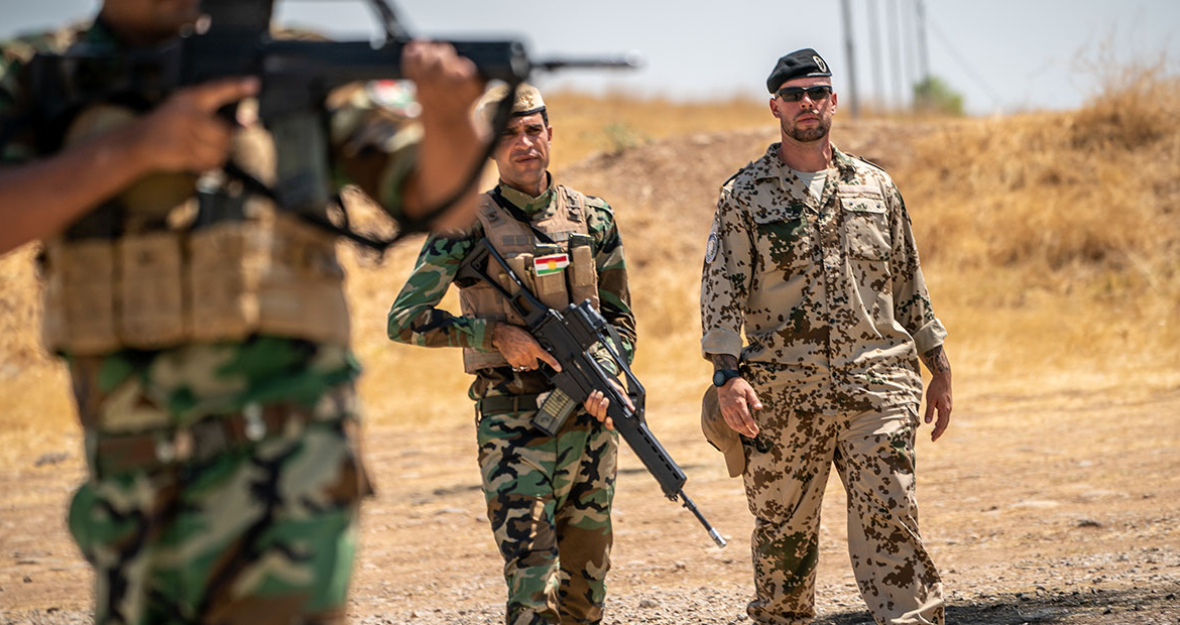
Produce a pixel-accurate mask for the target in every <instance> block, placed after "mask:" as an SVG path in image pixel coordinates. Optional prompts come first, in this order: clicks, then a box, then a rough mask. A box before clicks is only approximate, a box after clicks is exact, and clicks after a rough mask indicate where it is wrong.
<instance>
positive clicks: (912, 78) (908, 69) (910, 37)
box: [901, 0, 921, 102]
mask: <svg viewBox="0 0 1180 625" xmlns="http://www.w3.org/2000/svg"><path fill="white" fill-rule="evenodd" d="M901 29H902V31H903V34H902V40H901V43H902V46H904V48H905V73H906V76H907V77H909V80H908V81H907V82H906V84H905V89H906V93H908V94H909V96H910V100H911V102H912V101H913V95H914V85H916V84H917V83H918V81H919V80H921V79H920V78H918V62H917V59H915V58H914V11H913V7H912V6H911V1H910V0H901Z"/></svg>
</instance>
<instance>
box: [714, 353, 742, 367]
mask: <svg viewBox="0 0 1180 625" xmlns="http://www.w3.org/2000/svg"><path fill="white" fill-rule="evenodd" d="M709 359H710V360H712V361H713V370H714V371H717V370H720V369H737V368H738V359H737V357H735V356H731V355H729V354H709Z"/></svg>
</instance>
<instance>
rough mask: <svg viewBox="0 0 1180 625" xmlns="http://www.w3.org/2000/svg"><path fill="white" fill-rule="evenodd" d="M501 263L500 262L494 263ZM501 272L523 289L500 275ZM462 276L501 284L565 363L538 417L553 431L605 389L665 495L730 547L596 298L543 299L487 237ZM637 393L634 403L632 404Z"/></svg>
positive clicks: (550, 373)
mask: <svg viewBox="0 0 1180 625" xmlns="http://www.w3.org/2000/svg"><path fill="white" fill-rule="evenodd" d="M493 262H494V263H495V264H496V265H498V267H496V266H493V265H492V263H493ZM497 274H498V275H499V277H500V279H501V280H505V281H506V282H507V283H508V284H509V285H511V287H512V288H514V289H515V292H511V291H509V290H508V288H505V286H504V285H503V284H502V283H501V281H500V280H497V279H496V276H497ZM455 280H473V281H474V280H482V281H483V282H485V283H487V284H488V285H490V286H491V287H492V288H494V289H496V291H497V292H499V293H500V295H501V296H503V297H504V299H505V300H506V301H507V302H508V304H509V305H510V306H511V307H512V309H513V310H514V311H516V313H517V314H518V315H520V317H521V318H522V319H524V322H525V326H526V328H527V330H528V331H529V333H530V334H532V335H533V337H534V338H536V339H537V342H538V343H540V344H541V346H542V347H544V348H545V350H546V351H548V352H549V353H550V354H552V355H553V357H554V358H556V359H557V361H558V362H559V363H561V371H560V372H558V371H555V370H553V368H551V367H549V366H548V365H542V367H541V371H542V372H544V374H545V375H546V377H548V378H549V380H550V381H551V382H553V384H554V386H556V387H557V389H556V390H555V391H553V392H552V393H551V394H550V395H549V397H548V398H546V400H545V401H543V402H542V405H541V406H540V408H539V411H538V417H537V418H535V419H534V420H533V425H534V426H535V427H537V428H538V429H539V430H541V431H542V432H544V433H545V434H548V435H550V436H552V435H553V434H555V433H556V432H557V430H559V429H560V428H561V423H562V422H563V421H564V420H565V418H567V417H568V416H569V415H570V414H572V413H573V412H574V411H576V410H577V408H578V407H579V406H581V405H582V404H583V403H584V402H585V401H586V399H587V398H588V397H589V396H590V394H591V393H593V392H594V391H596V390H597V391H601V392H602V394H603V395H604V396H606V398H607V399H608V400H610V404H609V405H608V406H607V416H609V417H610V418H611V420H612V421H614V426H615V429H616V430H618V432H619V434H620V435H621V436H622V437H623V440H625V441H627V444H628V445H629V446H630V447H631V449H632V450H633V451H634V452H635V455H636V456H639V459H640V460H641V461H642V462H643V465H644V466H645V467H646V468H647V470H648V472H649V473H651V474H652V477H654V478H656V481H657V482H659V484H660V488H661V489H663V491H664V495H665V496H666V497H667V498H668V499H671V500H672V501H677V500H678V499H679V500H680V501H681V503H682V504H683V505H684V507H685V508H688V510H689V512H692V514H693V516H695V517H696V519H697V520H698V521H700V523H701V525H703V526H704V527H705V529H706V530H708V532H709V537H710V538H712V539H713V542H715V543H717V546H719V547H724V546H725V545H726V541H725V539H724V538H722V536H721V534H719V533H718V532H717V530H716V529H714V528H713V526H712V525H710V524H709V521H707V520H706V519H705V517H704V515H702V514H701V512H700V510H698V509H697V507H696V504H694V503H693V502H692V500H691V499H689V498H688V495H686V494H685V493H684V483H685V482H686V481H687V479H688V478H687V477H685V475H684V471H682V470H681V469H680V467H679V466H678V465H677V464H676V461H675V460H673V459H672V457H671V456H669V455H668V452H667V451H665V450H664V446H663V445H661V444H660V442H659V441H658V440H656V437H655V435H653V434H652V433H651V430H650V429H649V428H648V427H647V420H646V418H645V417H644V399H645V397H646V391H645V390H644V388H643V385H642V384H640V383H639V380H638V379H636V377H635V375H634V374H633V373H632V372H631V368H630V367H629V366H628V365H627V361H626V360H624V359H623V358H622V357H620V355H619V352H618V351H617V349H616V347H615V346H616V345H617V346H619V349H621V344H620V342H619V339H618V335H617V334H616V333H615V332H614V328H612V327H611V326H610V325H609V324H607V322H606V319H604V318H603V316H602V315H601V314H600V313H599V312H598V311H597V310H595V309H594V307H593V306H592V305H591V303H590V300H585V301H583V302H581V303H579V304H576V305H575V304H570V306H569V307H567V308H566V309H565V310H564V311H560V312H559V311H556V310H553V309H552V308H550V307H548V306H546V305H545V304H544V303H543V302H541V300H539V299H538V298H537V297H536V296H535V295H534V294H533V293H531V292H530V291H529V290H528V288H526V287H525V285H524V283H523V282H521V280H520V277H519V276H517V275H516V273H515V272H514V271H513V270H512V268H511V267H510V266H509V265H508V263H507V261H505V260H504V258H503V257H502V256H500V254H499V253H498V252H496V250H495V249H494V248H493V247H492V246H491V245H490V244H489V243H488V241H487V239H483V240H481V241H480V242H479V243H477V244H476V246H475V247H474V248H473V249H472V250H471V251H470V252H469V253H468V254H467V257H466V258H465V259H464V260H463V264H462V266H460V268H459V271H458V272H457V273H456V275H455ZM602 351H605V352H606V353H607V354H608V355H609V357H610V359H611V360H612V361H613V362H614V365H615V366H616V367H617V368H618V370H619V373H620V374H621V377H622V378H623V380H624V382H625V384H626V388H625V389H622V388H620V387H619V386H617V385H616V383H615V376H614V375H612V374H611V373H609V372H607V370H606V369H605V368H604V367H603V365H602V364H601V363H600V362H599V360H598V358H597V357H596V353H601V352H602ZM625 399H626V400H629V401H630V404H631V406H634V408H629V407H628V402H627V401H624V400H625Z"/></svg>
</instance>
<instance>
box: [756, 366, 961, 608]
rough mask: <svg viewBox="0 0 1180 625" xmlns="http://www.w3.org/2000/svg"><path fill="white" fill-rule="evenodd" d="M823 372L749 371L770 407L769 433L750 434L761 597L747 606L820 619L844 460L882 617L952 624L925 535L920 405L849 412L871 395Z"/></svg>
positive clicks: (860, 578) (863, 585)
mask: <svg viewBox="0 0 1180 625" xmlns="http://www.w3.org/2000/svg"><path fill="white" fill-rule="evenodd" d="M751 378H752V379H751ZM819 378H820V379H814V378H813V379H810V380H802V381H801V378H793V379H792V377H788V376H786V375H783V373H781V372H780V373H778V374H769V373H765V372H762V373H755V374H754V375H752V376H751V377H749V378H747V379H750V381H751V382H752V384H753V386H754V389H755V391H756V392H757V393H758V397H759V399H761V401H762V404H763V409H762V410H761V411H759V412H758V413H757V414H756V415H755V421H756V422H757V423H758V427H759V429H760V434H759V435H758V438H757V439H755V440H753V441H751V440H749V439H745V438H744V437H743V441H742V444H743V449H744V451H745V454H746V472H745V474H744V475H743V480H744V482H745V488H746V498H747V501H748V503H749V506H750V513H751V514H753V515H754V532H753V536H752V540H751V551H752V556H753V561H754V581H755V586H756V598H755V600H754V601H753V602H751V603H750V605H749V606H748V608H747V612H748V614H749V616H750V618H751V619H752V620H753V621H754V622H756V623H764V624H773V625H804V624H806V623H810V622H811V620H812V618H814V616H815V579H816V564H817V562H818V559H819V523H820V507H821V503H822V501H823V495H824V487H825V486H826V485H827V482H828V475H829V470H830V467H831V466H832V465H833V464H834V465H835V467H836V471H837V473H838V474H839V476H840V480H841V481H842V482H843V484H844V488H845V490H846V491H847V493H848V518H847V522H848V553H849V556H850V558H851V560H852V568H853V572H854V574H855V576H856V580H857V585H858V586H859V589H860V594H861V597H862V598H863V599H864V601H865V603H866V604H867V605H868V608H869V611H870V612H871V613H872V615H873V618H874V619H875V620H876V622H877V623H878V624H880V625H903V624H918V623H921V624H927V623H936V624H938V625H942V624H943V622H944V620H945V617H944V605H943V596H942V582H941V579H940V577H939V575H938V571H937V570H936V569H935V566H934V562H933V561H932V560H931V558H930V555H929V554H928V553H927V552H926V549H925V547H923V545H922V539H921V536H920V535H919V533H918V507H917V500H916V498H915V488H914V486H915V484H914V437H915V433H916V430H917V428H918V415H917V406H909V405H902V406H896V407H881V408H879V409H874V410H867V411H866V410H863V408H853V409H845V410H841V409H839V408H837V407H838V406H842V405H843V406H850V405H856V404H858V403H860V402H857V401H850V400H849V399H850V398H840V397H831V396H830V392H831V391H829V390H827V389H829V388H830V386H829V385H828V384H826V383H825V382H824V379H823V378H826V376H819Z"/></svg>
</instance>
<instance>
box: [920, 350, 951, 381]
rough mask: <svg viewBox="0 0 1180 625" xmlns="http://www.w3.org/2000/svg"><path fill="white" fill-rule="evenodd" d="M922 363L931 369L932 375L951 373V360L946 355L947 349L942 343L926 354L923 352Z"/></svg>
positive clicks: (948, 374) (948, 375)
mask: <svg viewBox="0 0 1180 625" xmlns="http://www.w3.org/2000/svg"><path fill="white" fill-rule="evenodd" d="M921 358H922V364H924V365H926V368H927V369H928V370H929V371H930V375H935V376H937V375H945V376H947V377H950V375H951V361H950V359H949V358H947V356H946V350H945V349H943V347H942V345H939V346H938V347H935V348H933V349H931V350H929V351H927V352H926V353H925V354H922V356H921Z"/></svg>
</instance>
